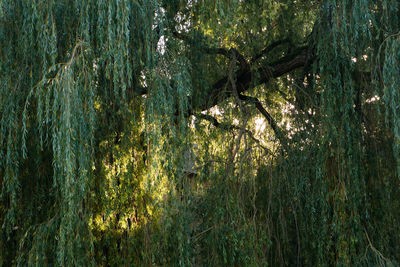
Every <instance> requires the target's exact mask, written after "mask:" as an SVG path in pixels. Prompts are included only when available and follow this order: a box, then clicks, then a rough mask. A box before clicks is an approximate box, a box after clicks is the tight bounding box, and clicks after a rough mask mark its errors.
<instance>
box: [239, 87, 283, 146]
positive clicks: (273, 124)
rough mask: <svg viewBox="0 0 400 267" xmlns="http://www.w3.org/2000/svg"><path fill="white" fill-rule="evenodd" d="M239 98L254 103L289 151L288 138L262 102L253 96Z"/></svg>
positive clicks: (240, 96)
mask: <svg viewBox="0 0 400 267" xmlns="http://www.w3.org/2000/svg"><path fill="white" fill-rule="evenodd" d="M239 98H240V99H241V100H243V101H246V102H249V103H253V104H254V105H255V107H256V108H257V109H258V111H260V113H261V114H262V115H263V116H264V118H265V119H266V120H267V122H268V124H269V125H270V126H271V128H272V130H273V131H274V133H275V136H276V137H277V138H278V139H279V141H280V142H281V144H282V146H283V147H284V148H285V150H287V143H288V142H287V136H286V135H285V134H284V133H283V131H282V129H281V128H279V126H278V125H277V124H276V122H275V120H274V118H272V116H271V114H269V113H268V111H266V110H265V109H264V107H263V106H262V104H261V102H260V100H258V98H255V97H251V96H246V95H239Z"/></svg>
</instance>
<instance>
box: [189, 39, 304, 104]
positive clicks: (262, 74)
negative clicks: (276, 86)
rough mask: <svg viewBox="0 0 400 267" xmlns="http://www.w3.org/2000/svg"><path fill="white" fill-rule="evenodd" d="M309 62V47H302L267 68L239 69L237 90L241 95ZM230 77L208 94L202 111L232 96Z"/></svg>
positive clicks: (223, 79) (236, 74)
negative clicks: (251, 87)
mask: <svg viewBox="0 0 400 267" xmlns="http://www.w3.org/2000/svg"><path fill="white" fill-rule="evenodd" d="M306 62H307V47H301V48H299V49H297V50H296V51H295V52H294V53H292V54H290V55H287V56H285V57H283V58H281V59H279V60H278V61H276V62H274V63H272V64H271V65H269V66H267V68H266V67H260V68H257V69H255V70H247V71H243V69H242V68H241V69H239V70H238V71H236V73H235V77H236V88H237V91H238V93H239V94H241V93H243V92H245V91H247V90H248V89H249V88H250V86H256V85H259V84H263V83H266V82H268V81H269V80H270V79H271V78H277V77H280V76H282V75H284V74H286V73H288V72H290V71H293V70H295V69H297V68H300V67H303V66H304V65H305V64H306ZM253 77H259V79H258V80H255V81H254V80H253ZM228 79H229V76H225V77H224V78H222V79H220V80H218V81H217V82H216V83H215V84H214V85H213V86H212V90H211V91H210V92H209V93H208V98H209V99H208V101H205V102H204V103H203V104H202V106H200V107H197V108H199V109H201V110H206V109H209V108H211V107H213V106H215V105H216V104H218V103H219V102H221V101H222V100H224V99H226V98H229V97H231V96H232V93H233V91H232V90H225V87H226V86H227V84H228Z"/></svg>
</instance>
